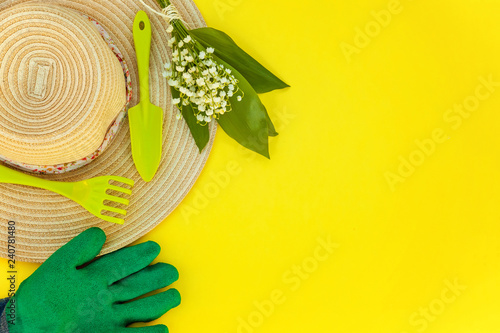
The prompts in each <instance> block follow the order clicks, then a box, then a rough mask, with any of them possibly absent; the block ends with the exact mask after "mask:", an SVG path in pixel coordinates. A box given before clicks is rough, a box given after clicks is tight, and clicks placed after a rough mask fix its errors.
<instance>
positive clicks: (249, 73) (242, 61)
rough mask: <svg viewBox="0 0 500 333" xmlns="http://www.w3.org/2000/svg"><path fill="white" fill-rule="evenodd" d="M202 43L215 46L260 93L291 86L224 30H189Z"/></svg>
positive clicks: (218, 52)
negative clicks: (253, 56) (237, 43)
mask: <svg viewBox="0 0 500 333" xmlns="http://www.w3.org/2000/svg"><path fill="white" fill-rule="evenodd" d="M189 32H190V33H191V34H192V35H193V37H195V38H196V40H197V41H198V42H200V44H202V45H203V46H204V47H205V48H206V47H209V46H211V47H213V48H214V49H215V55H216V56H217V57H218V58H219V59H221V60H222V61H225V62H226V63H228V64H229V65H231V66H232V67H233V68H235V69H236V70H237V71H238V72H240V74H241V75H243V76H244V77H245V78H246V79H247V80H248V82H249V83H250V85H251V86H252V87H253V88H254V90H255V91H256V92H257V93H258V94H263V93H267V92H270V91H273V90H276V89H283V88H287V87H289V85H288V84H286V83H285V82H283V81H281V80H280V79H279V78H278V77H276V76H275V75H274V74H273V73H271V72H270V71H269V70H267V69H266V68H265V67H264V66H262V65H261V64H260V63H259V62H257V60H255V59H254V58H252V57H251V56H250V55H249V54H248V53H246V52H245V51H243V50H242V49H241V48H240V47H239V46H238V45H236V43H235V42H234V41H233V40H232V39H231V37H229V36H228V35H227V34H225V33H224V32H222V31H219V30H216V29H213V28H199V29H194V30H190V31H189Z"/></svg>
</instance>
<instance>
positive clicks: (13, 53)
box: [0, 3, 126, 165]
mask: <svg viewBox="0 0 500 333" xmlns="http://www.w3.org/2000/svg"><path fill="white" fill-rule="evenodd" d="M0 32H1V33H0V59H2V65H1V66H0V78H1V79H2V80H0V101H1V102H0V117H1V125H2V126H1V127H0V155H2V156H4V157H5V158H7V159H10V160H13V161H16V162H21V163H27V164H35V165H56V164H63V163H70V162H73V161H76V160H79V159H81V158H84V157H86V156H88V155H90V154H92V153H93V152H95V151H96V150H97V149H98V148H99V146H100V145H101V144H102V142H103V140H104V136H105V135H106V133H107V131H108V128H109V127H110V125H111V123H112V122H113V120H114V119H115V118H116V117H117V116H118V114H119V112H120V111H121V110H122V109H123V107H124V105H125V104H126V86H125V78H124V75H123V70H122V67H121V65H120V62H119V61H118V59H117V57H116V56H115V54H114V53H113V52H112V50H111V49H110V48H109V47H108V45H107V44H106V42H105V41H104V40H103V38H102V37H101V35H100V33H99V32H98V31H97V29H96V28H95V27H94V26H93V25H92V24H91V22H89V20H88V19H85V18H84V17H83V16H82V15H81V14H80V13H78V12H75V11H74V10H71V9H67V8H65V7H61V6H57V5H54V4H51V3H48V4H46V3H22V4H19V5H16V6H12V7H10V8H7V9H5V10H3V11H2V12H1V13H0Z"/></svg>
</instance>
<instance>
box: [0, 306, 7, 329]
mask: <svg viewBox="0 0 500 333" xmlns="http://www.w3.org/2000/svg"><path fill="white" fill-rule="evenodd" d="M8 302H9V298H4V299H0V312H1V313H2V315H1V316H0V333H9V325H8V324H7V317H6V315H7V314H6V313H5V310H6V309H7V308H6V306H7V303H8Z"/></svg>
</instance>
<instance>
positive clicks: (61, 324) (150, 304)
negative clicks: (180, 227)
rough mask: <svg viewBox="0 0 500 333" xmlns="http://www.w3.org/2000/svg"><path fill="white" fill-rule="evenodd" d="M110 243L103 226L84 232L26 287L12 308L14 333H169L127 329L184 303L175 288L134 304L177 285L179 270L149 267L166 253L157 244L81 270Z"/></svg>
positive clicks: (129, 250) (123, 252)
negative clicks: (146, 295) (181, 302)
mask: <svg viewBox="0 0 500 333" xmlns="http://www.w3.org/2000/svg"><path fill="white" fill-rule="evenodd" d="M105 240H106V235H105V234H104V232H103V231H102V230H101V229H99V228H91V229H88V230H86V231H84V232H82V233H81V234H80V235H79V236H77V237H75V238H74V239H73V240H71V241H70V242H69V243H68V244H66V245H64V246H63V247H62V248H60V249H59V250H58V251H56V252H55V253H54V254H53V255H52V256H51V257H50V258H49V259H48V260H47V261H46V262H45V263H44V264H43V265H42V266H40V268H39V269H37V270H36V271H35V273H33V275H31V276H30V277H29V278H28V279H26V280H25V281H24V282H23V283H21V285H20V286H19V290H18V291H17V292H16V294H15V295H14V296H13V297H12V298H11V299H10V301H9V303H8V304H7V308H8V309H9V312H8V314H7V322H8V326H9V331H10V333H20V332H23V333H42V332H50V333H59V332H78V333H80V332H81V333H84V332H91V333H100V332H106V333H115V332H116V333H127V332H128V333H156V332H162V333H163V332H168V329H167V327H166V326H164V325H158V326H150V327H141V328H127V325H129V324H131V323H134V322H147V321H151V320H155V319H157V318H159V317H161V316H162V315H163V314H165V313H166V312H167V311H168V310H170V309H171V308H173V307H176V306H177V305H179V304H180V295H179V292H178V291H177V290H175V289H170V290H167V291H165V292H161V293H158V294H156V295H154V296H148V297H145V298H141V299H137V300H134V299H135V298H137V297H139V296H143V295H145V294H147V293H149V292H151V291H154V290H157V289H160V288H164V287H166V286H168V285H170V284H171V283H172V282H174V281H176V280H177V278H178V273H177V270H176V269H175V268H174V267H173V266H170V265H167V264H164V263H158V264H155V265H152V266H148V265H149V264H150V263H151V262H152V261H153V260H154V259H155V258H156V257H157V256H158V254H159V253H160V246H159V245H158V244H157V243H155V242H146V243H142V244H139V245H136V246H132V247H128V248H124V249H121V250H118V251H116V252H113V253H111V254H108V255H105V256H103V257H101V258H99V259H97V260H95V261H93V262H91V263H90V264H88V265H85V266H84V267H80V266H82V265H84V264H86V263H88V262H90V261H91V260H93V259H94V258H95V257H96V256H97V255H98V254H99V252H100V251H101V248H102V246H103V245H104V242H105ZM12 307H14V309H15V311H14V314H15V317H14V318H13V317H12V316H11V310H10V309H12Z"/></svg>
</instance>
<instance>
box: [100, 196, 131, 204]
mask: <svg viewBox="0 0 500 333" xmlns="http://www.w3.org/2000/svg"><path fill="white" fill-rule="evenodd" d="M104 200H109V201H113V202H117V203H119V204H122V205H125V206H128V204H129V203H130V201H129V200H127V199H124V198H120V197H115V196H114V195H109V194H106V195H105V196H104ZM104 200H103V201H104Z"/></svg>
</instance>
